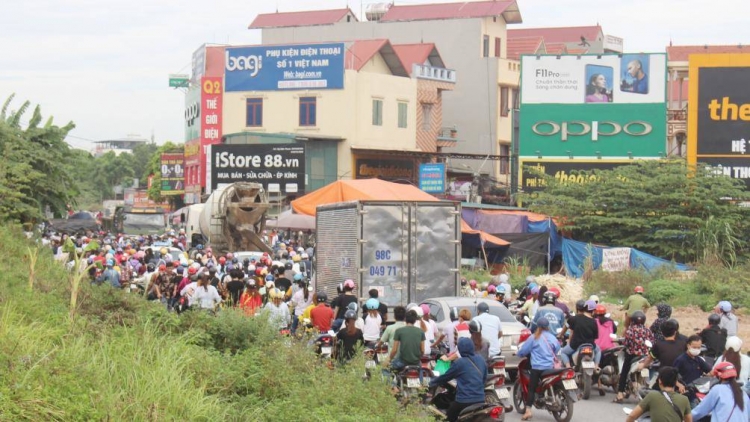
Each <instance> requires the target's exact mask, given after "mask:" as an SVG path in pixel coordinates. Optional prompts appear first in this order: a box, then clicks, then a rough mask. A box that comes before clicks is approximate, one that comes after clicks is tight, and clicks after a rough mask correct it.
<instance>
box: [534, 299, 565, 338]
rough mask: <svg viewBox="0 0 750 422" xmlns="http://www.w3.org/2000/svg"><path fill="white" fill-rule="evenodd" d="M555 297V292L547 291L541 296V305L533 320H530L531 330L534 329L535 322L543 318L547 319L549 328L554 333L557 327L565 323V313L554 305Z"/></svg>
mask: <svg viewBox="0 0 750 422" xmlns="http://www.w3.org/2000/svg"><path fill="white" fill-rule="evenodd" d="M556 300H557V297H555V294H554V293H552V292H550V291H547V292H545V293H544V295H543V296H542V306H541V307H540V308H539V309H538V310H537V311H536V314H535V315H534V320H533V321H532V322H531V331H532V332H534V331H536V325H537V322H538V321H539V320H540V319H541V318H544V319H546V320H547V321H549V329H550V331H552V332H553V333H556V332H557V330H558V329H560V330H561V329H562V327H563V324H565V314H563V312H562V311H561V310H560V309H558V307H557V306H555V301H556Z"/></svg>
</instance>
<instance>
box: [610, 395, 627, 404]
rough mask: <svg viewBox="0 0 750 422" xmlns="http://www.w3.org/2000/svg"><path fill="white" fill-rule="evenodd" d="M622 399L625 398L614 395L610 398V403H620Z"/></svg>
mask: <svg viewBox="0 0 750 422" xmlns="http://www.w3.org/2000/svg"><path fill="white" fill-rule="evenodd" d="M623 401H625V398H622V397H615V399H614V400H612V403H620V404H622V402H623Z"/></svg>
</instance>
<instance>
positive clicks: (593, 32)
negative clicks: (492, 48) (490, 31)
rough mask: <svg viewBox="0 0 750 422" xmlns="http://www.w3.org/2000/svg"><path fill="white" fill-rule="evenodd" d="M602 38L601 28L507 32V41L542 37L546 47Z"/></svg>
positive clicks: (531, 29)
mask: <svg viewBox="0 0 750 422" xmlns="http://www.w3.org/2000/svg"><path fill="white" fill-rule="evenodd" d="M601 36H603V32H602V27H601V26H599V25H596V26H563V27H557V28H520V29H518V28H516V29H509V30H508V39H511V38H520V37H542V38H544V42H545V43H547V45H549V44H551V43H572V42H575V43H579V42H581V37H584V38H586V40H587V41H596V40H598V39H599V38H600V37H601Z"/></svg>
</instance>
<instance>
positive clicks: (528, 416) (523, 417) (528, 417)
mask: <svg viewBox="0 0 750 422" xmlns="http://www.w3.org/2000/svg"><path fill="white" fill-rule="evenodd" d="M533 417H534V415H523V416H521V420H522V421H528V420H530V419H531V418H533Z"/></svg>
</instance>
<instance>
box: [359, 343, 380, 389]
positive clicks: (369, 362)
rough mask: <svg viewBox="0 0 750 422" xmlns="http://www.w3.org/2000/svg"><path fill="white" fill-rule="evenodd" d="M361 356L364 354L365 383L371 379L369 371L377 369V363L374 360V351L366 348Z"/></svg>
mask: <svg viewBox="0 0 750 422" xmlns="http://www.w3.org/2000/svg"><path fill="white" fill-rule="evenodd" d="M362 354H364V357H365V376H364V379H365V381H369V380H370V378H372V373H371V370H373V369H375V368H377V367H378V363H377V361H376V360H375V359H376V357H375V356H376V353H375V349H369V348H367V349H365V350H364V351H362Z"/></svg>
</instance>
